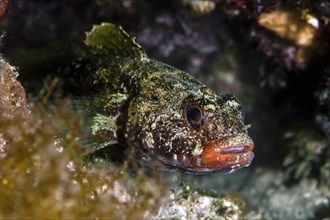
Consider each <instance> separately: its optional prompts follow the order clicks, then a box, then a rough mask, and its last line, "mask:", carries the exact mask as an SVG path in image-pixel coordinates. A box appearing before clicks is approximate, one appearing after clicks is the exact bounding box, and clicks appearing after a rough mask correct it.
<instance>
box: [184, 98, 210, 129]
mask: <svg viewBox="0 0 330 220" xmlns="http://www.w3.org/2000/svg"><path fill="white" fill-rule="evenodd" d="M184 117H185V120H186V123H187V124H188V126H189V127H191V128H193V129H195V130H199V129H201V128H202V127H203V125H205V122H206V117H205V115H204V111H203V108H202V107H201V106H199V105H198V104H196V103H188V104H186V106H185V108H184Z"/></svg>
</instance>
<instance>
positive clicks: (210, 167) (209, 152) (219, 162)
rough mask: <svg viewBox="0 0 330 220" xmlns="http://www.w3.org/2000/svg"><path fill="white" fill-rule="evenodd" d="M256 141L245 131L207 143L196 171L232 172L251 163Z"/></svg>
mask: <svg viewBox="0 0 330 220" xmlns="http://www.w3.org/2000/svg"><path fill="white" fill-rule="evenodd" d="M253 148H254V143H253V141H252V139H251V138H250V137H249V136H248V135H247V134H245V133H242V134H238V135H236V136H230V137H224V138H221V139H218V140H214V141H211V142H209V143H207V144H206V145H205V147H204V150H203V152H202V155H201V156H200V167H199V168H197V170H196V171H199V172H212V171H219V172H222V173H232V172H234V171H236V170H238V169H241V168H243V167H247V166H249V165H250V164H251V162H252V160H253V158H254V153H253V152H252V150H253Z"/></svg>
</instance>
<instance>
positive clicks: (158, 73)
mask: <svg viewBox="0 0 330 220" xmlns="http://www.w3.org/2000/svg"><path fill="white" fill-rule="evenodd" d="M86 44H87V46H89V48H90V49H91V51H92V52H93V53H94V54H95V56H96V57H97V60H98V68H97V70H96V73H94V74H91V75H90V76H89V77H90V78H89V81H90V82H93V85H94V86H95V87H96V88H98V90H99V92H100V95H98V96H97V98H96V99H95V100H94V101H93V105H97V106H101V108H98V109H99V110H98V112H97V113H96V114H95V115H94V119H93V120H92V124H91V127H92V133H93V135H95V136H97V137H98V138H100V139H101V140H104V145H108V144H111V143H119V144H120V145H124V146H129V147H130V148H131V149H133V150H134V151H135V152H136V154H137V155H138V156H139V158H141V159H142V160H145V161H146V162H147V163H150V161H153V160H158V161H161V162H162V164H164V165H168V166H173V167H177V168H182V169H185V170H189V171H193V172H211V171H218V172H223V173H230V172H233V171H236V170H238V169H240V168H243V167H246V166H248V165H250V163H251V161H252V159H253V156H254V155H253V153H252V149H253V147H254V145H253V141H252V140H251V138H250V137H249V136H248V135H247V128H248V126H246V125H244V123H243V119H242V115H241V106H240V104H239V102H238V100H237V99H236V98H235V97H234V96H233V95H231V94H225V95H220V96H218V95H217V94H215V93H214V92H213V91H212V90H211V89H209V88H208V87H207V86H205V85H204V84H202V83H201V82H199V81H198V80H196V79H195V78H193V77H192V76H191V75H190V74H188V73H186V72H184V71H181V70H178V69H176V68H174V67H171V66H169V65H166V64H164V63H161V62H158V61H155V60H152V59H149V58H148V57H147V55H146V54H145V53H144V51H143V49H142V48H141V47H140V46H139V45H138V44H137V43H135V41H134V39H133V38H131V37H130V36H129V35H128V34H127V33H126V32H125V31H123V30H122V29H121V28H120V27H117V26H115V25H112V24H108V23H103V24H101V25H97V26H94V28H93V30H92V31H91V32H89V33H87V38H86Z"/></svg>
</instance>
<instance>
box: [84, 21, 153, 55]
mask: <svg viewBox="0 0 330 220" xmlns="http://www.w3.org/2000/svg"><path fill="white" fill-rule="evenodd" d="M85 43H86V45H87V46H88V47H90V48H91V50H92V51H93V52H94V53H96V54H99V55H106V56H118V57H132V58H139V59H144V58H147V55H146V53H145V52H144V50H143V48H142V47H141V46H140V45H139V44H137V43H136V42H135V40H134V38H133V37H131V36H130V35H129V34H128V33H126V31H124V30H123V29H122V28H121V27H120V26H116V25H114V24H111V23H102V24H100V25H94V27H93V29H92V30H91V31H90V32H87V34H86V40H85Z"/></svg>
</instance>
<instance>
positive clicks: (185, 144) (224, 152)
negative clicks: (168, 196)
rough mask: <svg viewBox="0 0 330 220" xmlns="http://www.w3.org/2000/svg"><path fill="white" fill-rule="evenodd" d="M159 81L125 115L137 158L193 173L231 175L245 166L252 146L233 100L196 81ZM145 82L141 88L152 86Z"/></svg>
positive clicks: (135, 99)
mask: <svg viewBox="0 0 330 220" xmlns="http://www.w3.org/2000/svg"><path fill="white" fill-rule="evenodd" d="M161 76H162V75H159V76H158V77H157V80H156V82H157V86H153V87H151V88H152V91H150V90H148V91H145V92H144V93H143V95H140V96H138V97H136V98H134V99H133V100H132V102H131V106H130V110H129V112H132V115H133V114H134V117H130V115H129V116H128V123H129V124H128V125H127V128H131V131H128V132H127V139H128V140H129V141H130V142H131V143H133V145H134V148H136V149H138V151H139V154H140V155H141V156H142V157H143V158H145V160H148V161H149V160H150V158H154V159H157V160H160V161H162V163H163V164H165V165H169V166H172V167H177V168H181V169H185V170H188V171H192V172H198V173H204V172H222V173H231V172H234V171H236V170H238V169H240V168H243V167H246V166H249V165H250V163H251V161H252V159H253V157H254V154H253V152H252V150H253V148H254V144H253V141H252V139H251V138H250V137H249V136H248V134H247V128H248V126H246V125H244V122H243V116H242V112H241V105H240V104H239V102H238V100H237V99H236V98H235V97H234V96H233V95H231V94H224V95H220V96H218V95H217V94H215V92H213V91H212V90H211V89H209V88H208V87H206V86H205V85H203V84H201V83H199V82H193V83H187V82H185V81H182V80H181V81H180V80H179V81H177V80H172V81H169V80H168V79H167V78H164V79H161ZM159 81H160V82H159ZM167 81H169V82H167ZM148 83H149V84H148V85H146V86H145V87H148V86H150V85H151V84H152V83H153V81H152V80H150V79H149V81H148ZM132 118H134V120H132ZM137 118H138V119H137ZM132 125H135V126H132ZM134 143H135V144H134Z"/></svg>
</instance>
